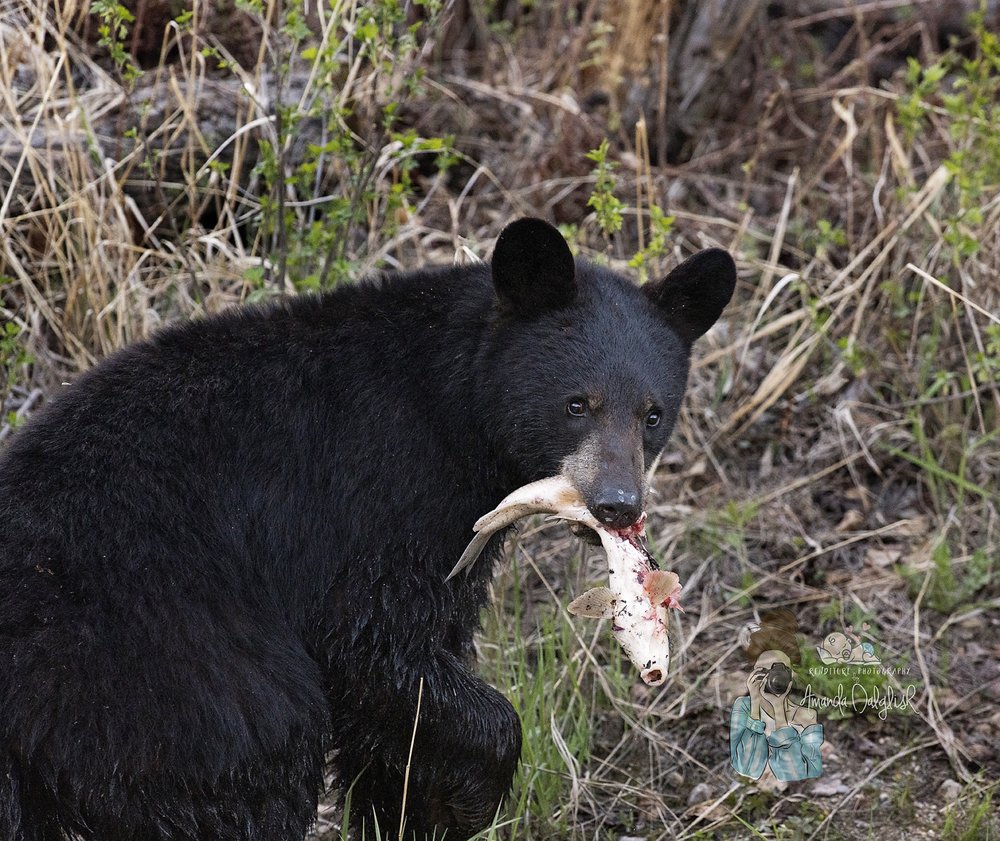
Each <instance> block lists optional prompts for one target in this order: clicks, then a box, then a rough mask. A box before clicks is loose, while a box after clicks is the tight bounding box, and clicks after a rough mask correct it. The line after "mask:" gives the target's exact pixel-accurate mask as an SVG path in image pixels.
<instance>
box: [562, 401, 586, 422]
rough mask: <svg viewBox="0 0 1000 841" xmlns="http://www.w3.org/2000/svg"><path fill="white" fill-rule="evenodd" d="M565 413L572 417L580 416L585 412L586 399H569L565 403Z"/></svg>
mask: <svg viewBox="0 0 1000 841" xmlns="http://www.w3.org/2000/svg"><path fill="white" fill-rule="evenodd" d="M566 414H567V415H570V416H571V417H574V418H582V417H583V416H584V415H585V414H587V401H586V400H580V399H578V398H577V399H573V400H570V401H569V402H568V403H567V404H566Z"/></svg>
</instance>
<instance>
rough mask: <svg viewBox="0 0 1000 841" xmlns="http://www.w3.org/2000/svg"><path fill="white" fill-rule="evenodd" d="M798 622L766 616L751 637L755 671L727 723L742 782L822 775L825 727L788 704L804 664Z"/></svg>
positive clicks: (786, 614)
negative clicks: (795, 669)
mask: <svg viewBox="0 0 1000 841" xmlns="http://www.w3.org/2000/svg"><path fill="white" fill-rule="evenodd" d="M797 629H798V622H797V621H796V620H795V616H794V615H793V614H792V613H791V611H789V610H785V609H781V610H776V611H772V612H770V613H767V614H764V615H763V616H762V617H761V625H760V627H759V628H757V629H756V630H754V631H753V632H752V633H751V634H750V637H749V641H748V644H747V646H746V651H747V658H748V660H749V661H750V662H751V663H752V664H753V670H752V671H751V673H750V676H749V677H748V678H747V693H748V694H746V695H742V696H740V697H739V698H737V699H736V701H735V703H734V704H733V709H732V714H731V715H730V720H729V757H730V761H731V762H732V765H733V768H735V769H736V771H737V772H738V773H739V774H742V775H743V776H744V777H749V778H751V779H753V780H759V779H760V778H761V776H762V775H763V774H764V772H765V770H767V769H768V768H770V770H771V773H772V774H773V775H774V776H775V777H776V778H777V779H779V780H784V781H788V782H790V781H793V780H805V779H809V778H811V777H818V776H819V775H820V774H822V773H823V760H822V758H821V756H820V745H822V744H823V725H822V724H819V723H818V722H817V720H816V711H815V710H812V709H810V708H809V707H806V706H802V705H800V704H796V703H794V702H793V701H792V700H791V699H790V698H789V693H790V692H791V689H792V684H793V682H794V676H793V673H792V669H793V665H798V664H799V662H800V659H801V655H800V654H799V648H798V645H797V643H796V641H795V631H796V630H797Z"/></svg>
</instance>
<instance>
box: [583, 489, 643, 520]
mask: <svg viewBox="0 0 1000 841" xmlns="http://www.w3.org/2000/svg"><path fill="white" fill-rule="evenodd" d="M589 508H590V513H591V514H593V515H594V516H595V517H596V518H597V519H598V520H599V521H600V522H602V523H603V524H604V525H606V526H608V527H609V528H613V529H625V528H628V527H629V526H632V525H635V523H636V522H638V520H639V517H641V516H642V501H641V499H640V496H639V493H638V492H637V491H632V490H626V489H625V488H622V487H619V486H617V485H606V486H604V487H603V488H602V489H601V490H600V491H598V493H597V494H596V495H595V497H594V501H593V502H592V503H591V504H590V506H589Z"/></svg>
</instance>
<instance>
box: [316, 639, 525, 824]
mask: <svg viewBox="0 0 1000 841" xmlns="http://www.w3.org/2000/svg"><path fill="white" fill-rule="evenodd" d="M396 662H397V663H398V662H399V660H398V659H397V661H396ZM383 663H384V661H383ZM404 668H405V672H402V673H401V672H400V671H397V672H396V673H395V674H394V675H393V676H392V677H393V678H394V679H392V680H388V679H386V675H384V674H381V675H380V674H375V673H373V672H372V671H371V667H370V666H369V667H368V668H367V669H366V670H365V671H366V672H367V675H366V678H367V679H366V680H365V681H364V682H365V684H367V686H365V689H364V691H359V687H358V685H357V684H356V683H355V684H354V685H353V691H351V692H350V693H347V692H345V693H344V694H343V695H342V696H341V698H339V699H338V700H337V702H336V704H335V707H336V708H335V709H334V710H333V713H332V714H333V718H334V721H335V725H334V727H335V734H334V743H335V744H337V745H338V746H339V751H338V754H337V757H336V760H335V761H336V764H337V766H338V768H339V771H340V774H341V777H342V782H343V785H344V786H345V787H347V786H352V784H353V787H352V788H351V814H352V819H353V820H354V822H355V824H356V826H359V827H360V826H361V825H362V823H364V824H365V825H366V827H367V830H368V832H369V833H370V831H371V827H372V818H373V817H374V818H375V819H376V820H377V821H378V825H379V829H380V830H381V832H382V833H385V832H391V833H393V834H394V833H395V832H396V830H397V829H398V827H399V822H400V812H401V809H402V806H403V789H404V778H405V774H406V767H407V761H408V758H410V745H411V741H412V742H413V751H412V759H411V760H410V774H409V779H408V783H407V786H406V805H405V814H406V824H405V825H406V830H407V836H408V837H416V838H417V839H423V838H424V837H425V836H427V837H430V835H431V834H432V833H435V832H436V833H437V836H438V837H440V836H441V834H442V833H443V832H444V831H445V830H447V832H448V835H447V837H448V838H451V839H462V838H467V837H469V836H470V835H473V834H475V833H476V832H478V831H479V830H481V829H483V828H484V827H486V826H488V825H489V823H490V822H491V821H492V820H493V818H494V816H495V814H496V812H497V810H498V808H499V807H500V804H501V803H502V801H503V798H504V797H505V796H506V795H507V793H508V792H509V790H510V785H511V781H512V779H513V776H514V771H515V770H516V768H517V763H518V760H519V758H520V755H521V722H520V719H519V718H518V716H517V713H516V712H515V711H514V708H513V707H512V706H511V704H510V702H509V701H507V699H506V698H504V697H503V696H502V695H501V694H500V693H499V692H497V691H496V690H495V689H494V688H493V687H491V686H489V685H488V684H487V683H485V682H484V681H483V680H481V679H480V678H479V677H477V676H476V675H474V674H473V673H472V672H471V671H469V670H468V669H467V668H466V667H465V666H464V665H463V664H462V662H461V661H460V660H459V658H457V657H455V656H454V655H453V654H450V653H448V652H445V651H437V652H434V653H433V654H431V655H429V656H427V657H424V658H420V659H419V660H418V661H417V662H409V663H407V664H406V665H405V667H404ZM354 677H355V679H356V678H357V673H355V675H354ZM421 678H423V688H422V690H421V688H420V683H421ZM418 695H419V696H420V713H419V717H418V716H417V698H418ZM414 721H416V736H415V739H414V735H413V734H414Z"/></svg>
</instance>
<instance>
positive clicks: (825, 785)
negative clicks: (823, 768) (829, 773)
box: [809, 777, 850, 797]
mask: <svg viewBox="0 0 1000 841" xmlns="http://www.w3.org/2000/svg"><path fill="white" fill-rule="evenodd" d="M809 790H810V791H811V792H812V793H813V794H814V795H815V796H816V797H836V796H837V795H838V794H847V792H848V791H849V790H850V789H848V788H847V786H845V785H844V781H843V780H842V779H841V778H840V777H820V778H819V779H818V780H816V782H814V783H813V784H812V786H811V787H810V789H809Z"/></svg>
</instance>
